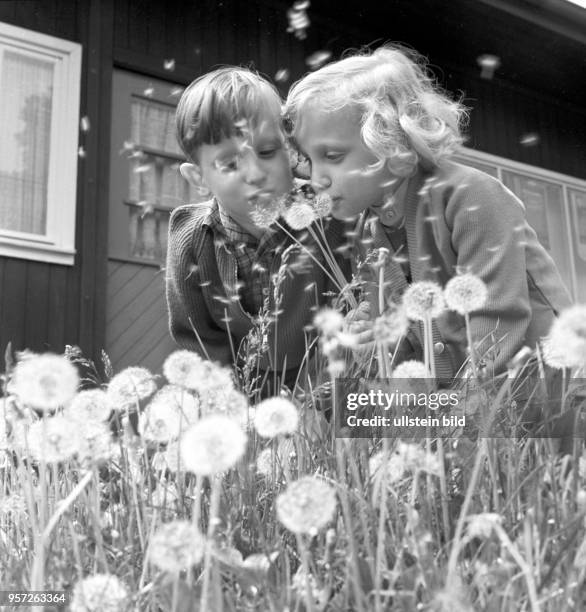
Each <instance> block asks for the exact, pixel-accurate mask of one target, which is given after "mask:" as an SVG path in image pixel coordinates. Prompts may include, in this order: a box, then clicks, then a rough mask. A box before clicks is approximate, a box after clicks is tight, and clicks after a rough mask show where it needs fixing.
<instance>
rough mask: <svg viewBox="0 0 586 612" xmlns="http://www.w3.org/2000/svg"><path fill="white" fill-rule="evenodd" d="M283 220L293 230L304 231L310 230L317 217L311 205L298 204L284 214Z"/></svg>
mask: <svg viewBox="0 0 586 612" xmlns="http://www.w3.org/2000/svg"><path fill="white" fill-rule="evenodd" d="M283 218H284V219H285V221H286V222H287V225H289V227H290V228H291V229H294V230H303V229H306V228H308V227H309V226H310V225H311V224H312V223H313V222H314V221H315V220H316V218H317V217H316V212H315V210H314V208H313V207H312V206H311V205H310V204H308V203H306V202H297V203H295V204H293V205H291V206H290V207H289V208H288V209H287V210H286V211H285V212H284V213H283Z"/></svg>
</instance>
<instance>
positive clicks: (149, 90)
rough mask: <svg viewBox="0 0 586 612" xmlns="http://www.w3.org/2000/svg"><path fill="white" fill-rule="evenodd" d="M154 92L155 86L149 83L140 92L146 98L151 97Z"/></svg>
mask: <svg viewBox="0 0 586 612" xmlns="http://www.w3.org/2000/svg"><path fill="white" fill-rule="evenodd" d="M154 93H155V88H154V87H153V86H152V85H149V87H147V88H146V89H144V90H143V92H142V94H143V96H146V97H147V98H151V97H152V96H153V94H154Z"/></svg>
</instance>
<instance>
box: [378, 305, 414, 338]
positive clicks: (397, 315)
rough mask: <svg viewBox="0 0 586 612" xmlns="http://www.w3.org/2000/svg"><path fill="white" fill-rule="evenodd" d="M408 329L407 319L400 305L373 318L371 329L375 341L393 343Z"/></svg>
mask: <svg viewBox="0 0 586 612" xmlns="http://www.w3.org/2000/svg"><path fill="white" fill-rule="evenodd" d="M408 329H409V320H408V319H407V316H406V315H405V311H404V309H403V308H402V307H397V308H394V309H392V310H391V311H390V312H387V313H384V314H382V315H381V316H380V317H377V318H376V319H375V320H374V323H373V326H372V331H373V334H374V337H375V338H376V341H377V342H381V343H386V344H395V343H396V342H398V341H399V340H400V339H401V338H402V337H403V336H404V335H405V334H406V333H407V330H408Z"/></svg>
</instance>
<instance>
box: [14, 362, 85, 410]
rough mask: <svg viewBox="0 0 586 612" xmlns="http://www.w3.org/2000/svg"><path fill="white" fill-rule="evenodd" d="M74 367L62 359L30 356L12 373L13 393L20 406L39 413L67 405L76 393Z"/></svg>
mask: <svg viewBox="0 0 586 612" xmlns="http://www.w3.org/2000/svg"><path fill="white" fill-rule="evenodd" d="M78 384H79V375H78V373H77V369H76V368H75V366H74V365H73V364H72V363H71V362H70V361H69V360H68V359H66V358H65V357H63V356H61V355H51V354H45V355H32V356H30V357H28V358H27V359H24V360H21V361H19V362H18V364H17V365H16V368H15V369H14V374H13V377H12V390H13V392H14V394H15V395H17V396H18V397H19V399H20V401H21V402H22V403H23V404H27V405H28V406H31V407H32V408H37V409H39V410H55V409H56V408H58V407H59V406H64V405H65V404H67V403H68V402H69V401H70V400H71V398H72V397H73V396H74V395H75V392H76V391H77V386H78Z"/></svg>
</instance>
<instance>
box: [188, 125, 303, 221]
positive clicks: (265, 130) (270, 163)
mask: <svg viewBox="0 0 586 612" xmlns="http://www.w3.org/2000/svg"><path fill="white" fill-rule="evenodd" d="M198 161H199V173H200V176H201V179H202V183H203V184H204V185H205V186H207V187H208V189H209V190H210V191H211V192H212V193H213V194H214V195H215V196H216V198H217V199H218V201H219V202H220V204H221V206H222V207H223V209H224V210H225V211H226V212H227V213H228V214H229V215H230V216H231V217H232V219H234V221H236V222H237V223H239V224H240V225H241V226H242V227H244V228H246V229H251V228H254V223H253V222H252V220H251V219H250V212H251V210H252V209H253V207H254V205H255V203H256V202H257V201H258V200H259V199H261V198H262V199H265V200H267V199H273V198H275V199H276V198H278V197H280V196H282V195H283V194H285V193H287V192H288V191H290V189H291V188H292V186H293V182H292V181H293V177H292V172H291V163H290V159H289V154H288V152H287V149H286V148H285V143H284V138H283V135H282V133H281V131H280V130H279V128H278V126H277V124H276V122H275V121H274V120H269V119H268V118H267V120H265V121H260V122H259V125H258V127H256V128H252V129H250V130H249V132H248V134H247V137H246V138H244V137H237V136H234V137H232V138H225V139H224V140H222V141H220V142H219V143H217V144H213V145H210V144H204V145H201V147H199V149H198Z"/></svg>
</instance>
